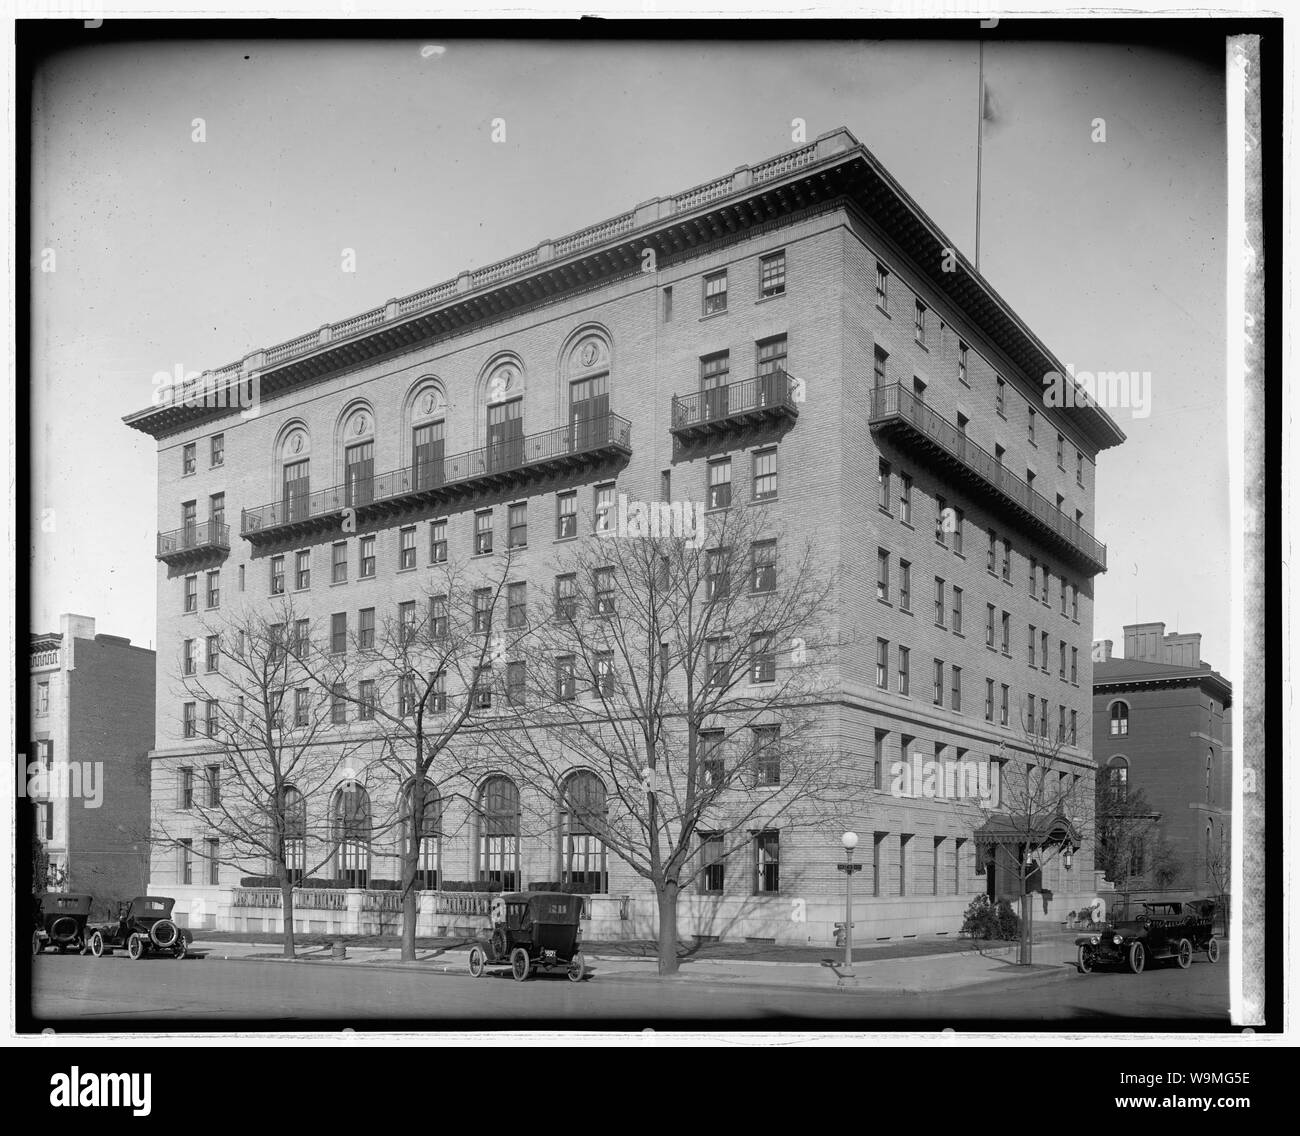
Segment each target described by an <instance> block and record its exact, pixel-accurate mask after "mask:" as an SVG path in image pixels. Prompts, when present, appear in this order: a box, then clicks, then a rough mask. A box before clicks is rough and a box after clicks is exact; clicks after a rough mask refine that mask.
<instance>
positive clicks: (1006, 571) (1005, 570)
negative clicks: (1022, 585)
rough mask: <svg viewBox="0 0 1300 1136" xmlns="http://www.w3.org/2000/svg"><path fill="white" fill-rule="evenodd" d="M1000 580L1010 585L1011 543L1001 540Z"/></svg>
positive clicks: (1004, 538)
mask: <svg viewBox="0 0 1300 1136" xmlns="http://www.w3.org/2000/svg"><path fill="white" fill-rule="evenodd" d="M1002 578H1003V579H1004V580H1005V581H1006V582H1007V583H1008V584H1009V583H1011V542H1010V541H1009V540H1007V539H1006V537H1003V538H1002Z"/></svg>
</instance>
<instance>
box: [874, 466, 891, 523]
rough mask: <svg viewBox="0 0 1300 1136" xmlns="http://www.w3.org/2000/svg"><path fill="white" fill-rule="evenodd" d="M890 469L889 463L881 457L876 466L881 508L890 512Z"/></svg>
mask: <svg viewBox="0 0 1300 1136" xmlns="http://www.w3.org/2000/svg"><path fill="white" fill-rule="evenodd" d="M889 470H890V465H889V463H888V462H887V461H885V460H884V458H881V459H880V464H879V465H878V466H877V468H876V483H877V485H878V487H879V490H880V508H881V509H882V510H883V511H884V512H886V513H888V512H889Z"/></svg>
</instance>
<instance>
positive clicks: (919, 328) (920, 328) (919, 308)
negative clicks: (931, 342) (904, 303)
mask: <svg viewBox="0 0 1300 1136" xmlns="http://www.w3.org/2000/svg"><path fill="white" fill-rule="evenodd" d="M914 334H915V336H916V341H917V343H919V344H920V345H921V346H922V347H924V346H925V305H924V304H923V303H921V301H920V300H917V301H916V329H915V333H914Z"/></svg>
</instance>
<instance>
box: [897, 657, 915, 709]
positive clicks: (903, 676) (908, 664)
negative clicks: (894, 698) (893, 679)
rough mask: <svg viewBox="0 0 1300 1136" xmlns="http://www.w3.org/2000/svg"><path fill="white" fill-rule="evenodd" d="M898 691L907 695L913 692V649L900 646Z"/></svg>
mask: <svg viewBox="0 0 1300 1136" xmlns="http://www.w3.org/2000/svg"><path fill="white" fill-rule="evenodd" d="M898 693H899V694H901V695H903V696H904V697H906V696H907V695H910V694H911V693H912V651H911V648H909V647H899V648H898Z"/></svg>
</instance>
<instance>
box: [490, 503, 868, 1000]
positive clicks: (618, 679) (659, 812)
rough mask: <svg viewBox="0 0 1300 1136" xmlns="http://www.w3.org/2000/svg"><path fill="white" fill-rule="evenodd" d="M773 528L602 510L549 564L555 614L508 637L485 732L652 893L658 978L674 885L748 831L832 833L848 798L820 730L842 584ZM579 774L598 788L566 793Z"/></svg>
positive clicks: (747, 518)
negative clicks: (589, 536)
mask: <svg viewBox="0 0 1300 1136" xmlns="http://www.w3.org/2000/svg"><path fill="white" fill-rule="evenodd" d="M635 508H637V507H635V506H634V509H635ZM633 519H635V523H633ZM706 520H707V526H708V531H707V532H706V531H705V521H706ZM766 522H767V518H766V516H765V514H764V511H763V510H761V509H728V510H726V511H723V512H716V513H710V514H708V515H707V517H706V516H705V515H704V514H703V511H702V509H701V510H700V511H699V512H698V513H695V514H693V513H692V510H691V508H690V506H686V507H685V509H684V511H683V507H682V506H681V505H680V504H674V505H672V506H671V507H670V506H669V505H667V504H663V505H661V506H655V505H651V506H641V507H639V511H637V512H629V511H628V510H627V509H626V503H625V502H624V505H623V507H622V508H621V509H620V515H619V523H618V524H617V525H615V524H614V518H613V515H612V514H608V515H605V516H604V517H603V518H601V519H598V524H602V525H603V526H604V529H603V534H602V537H601V538H600V539H596V540H593V541H587V542H583V543H582V544H581V545H577V546H575V551H574V552H573V553H572V554H570V555H569V556H567V557H564V558H562V559H561V560H560V561H559V563H557V565H556V573H557V575H556V581H555V593H554V597H553V601H552V604H550V605H548V610H547V611H545V612H543V613H542V614H541V617H540V618H535V619H533V620H531V621H530V622H529V626H528V628H527V630H526V632H522V633H518V634H513V636H512V633H511V632H509V631H508V633H507V634H508V639H507V644H506V658H507V660H508V662H507V682H506V687H505V692H504V698H503V699H502V701H503V703H504V709H503V711H502V713H501V716H500V718H499V721H498V722H497V723H496V725H495V728H493V729H490V730H487V731H485V732H484V733H483V735H482V737H483V742H484V745H485V747H487V748H489V750H490V752H491V753H492V754H493V755H494V757H495V758H496V760H497V761H498V762H499V763H501V764H503V765H507V766H513V767H514V768H516V769H517V770H519V772H520V774H521V777H522V778H523V780H524V781H525V782H526V783H528V784H530V785H532V786H534V787H535V788H536V789H537V790H538V791H539V793H540V794H541V796H542V797H543V799H544V800H545V802H546V804H547V805H548V806H551V807H552V812H551V813H550V815H552V816H553V815H554V812H553V807H554V806H558V807H559V808H560V809H561V810H564V811H566V812H567V813H568V814H569V816H570V817H572V818H576V819H577V820H578V821H579V822H580V826H581V828H583V829H585V830H586V833H587V834H589V835H590V836H592V837H595V838H596V839H598V840H599V841H600V842H601V844H602V845H603V846H604V847H605V848H606V849H608V850H609V851H611V852H613V853H615V854H616V855H617V856H618V857H620V858H621V859H622V860H623V862H624V863H626V864H627V865H628V866H629V867H630V868H631V869H632V870H633V871H634V872H636V873H637V874H638V875H639V876H641V877H642V878H643V879H645V880H646V881H648V882H649V883H650V884H651V885H652V886H653V888H654V891H655V895H656V901H657V905H658V916H659V919H658V928H659V929H658V953H659V973H660V974H663V975H668V974H672V973H674V972H675V971H676V969H677V907H678V897H679V895H680V893H681V891H682V889H683V888H685V887H687V886H688V885H689V884H691V883H692V882H693V881H695V880H697V879H699V878H700V877H701V876H702V875H703V874H704V873H706V872H709V871H711V870H713V869H712V865H714V864H719V865H720V864H722V863H725V862H726V861H727V860H729V859H731V858H732V857H733V856H734V855H736V854H737V853H738V852H740V851H741V850H744V849H749V848H750V847H752V846H753V844H752V842H753V839H754V838H753V835H752V831H753V830H761V831H770V830H775V829H777V828H778V827H779V828H780V829H782V831H785V832H788V831H791V830H794V829H796V828H799V827H813V826H824V827H826V828H827V829H828V830H829V829H830V828H831V827H836V830H837V831H838V827H837V820H838V819H839V818H840V817H841V815H842V813H843V810H844V808H845V807H846V805H847V801H848V786H847V783H846V780H845V776H844V771H843V769H842V766H841V763H840V761H839V760H838V754H837V752H836V750H835V747H834V746H833V744H831V743H829V742H827V741H825V740H824V738H823V736H821V735H820V733H819V729H820V728H821V727H822V717H821V714H822V710H823V707H824V705H825V704H826V702H827V701H828V699H827V684H826V683H825V681H824V674H825V672H824V671H822V670H820V669H819V663H820V662H821V661H822V659H823V658H824V657H828V656H829V657H833V656H832V654H831V649H832V648H833V647H834V646H835V644H834V643H833V642H832V641H831V638H830V635H829V633H828V631H827V627H826V624H827V623H828V622H829V620H828V615H829V614H830V612H831V610H832V606H833V603H834V597H835V588H834V582H833V580H832V578H831V577H830V576H828V575H827V574H826V573H824V572H822V571H820V570H819V569H818V567H817V563H816V559H815V557H814V555H813V550H812V549H811V548H806V549H804V550H803V552H802V553H801V554H792V553H791V551H790V548H789V545H788V544H786V543H784V542H781V541H779V540H778V535H779V534H777V533H775V532H773V531H771V530H769V529H767V528H766ZM778 549H780V550H781V555H779V556H778ZM575 769H584V770H588V771H590V772H592V773H595V774H596V775H597V776H598V777H599V778H600V781H601V782H602V784H603V785H604V787H605V791H604V793H603V794H599V793H598V794H597V795H596V796H595V797H594V798H593V796H592V795H591V784H590V783H588V782H579V784H584V785H585V787H584V788H583V789H582V790H580V791H577V792H575V791H571V790H573V786H574V782H573V781H571V780H570V779H569V775H570V774H571V773H572V772H573V771H574V770H575ZM703 835H707V837H708V841H707V854H704V853H705V849H704V848H702V847H701V843H700V838H701V836H703ZM777 856H778V852H777V846H776V845H775V844H772V845H770V846H769V848H768V849H767V850H766V851H765V852H764V853H763V857H764V862H763V863H761V864H760V867H759V872H760V876H762V877H763V878H762V881H761V882H762V883H766V884H768V885H769V886H773V887H774V886H776V882H777V873H778V872H779V870H780V869H779V861H778V859H776V857H777Z"/></svg>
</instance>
